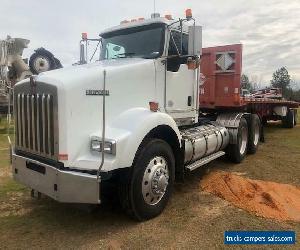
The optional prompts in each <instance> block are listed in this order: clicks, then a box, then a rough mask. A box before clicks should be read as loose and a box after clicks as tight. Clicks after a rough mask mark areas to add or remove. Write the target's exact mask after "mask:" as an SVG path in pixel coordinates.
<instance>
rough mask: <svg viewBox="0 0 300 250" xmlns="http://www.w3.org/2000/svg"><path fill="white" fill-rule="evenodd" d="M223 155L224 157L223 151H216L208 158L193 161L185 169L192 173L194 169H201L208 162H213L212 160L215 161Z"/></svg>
mask: <svg viewBox="0 0 300 250" xmlns="http://www.w3.org/2000/svg"><path fill="white" fill-rule="evenodd" d="M223 155H225V152H224V151H218V152H216V153H214V154H211V155H209V156H206V157H204V158H201V159H200V160H198V161H195V162H193V163H192V164H190V165H187V166H186V167H185V168H186V169H187V170H189V171H193V170H195V169H197V168H199V167H201V166H203V165H205V164H207V163H209V162H211V161H213V160H215V159H217V158H219V157H221V156H223Z"/></svg>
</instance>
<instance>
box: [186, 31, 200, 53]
mask: <svg viewBox="0 0 300 250" xmlns="http://www.w3.org/2000/svg"><path fill="white" fill-rule="evenodd" d="M188 48H189V55H198V56H200V55H201V54H202V27H201V26H197V25H195V26H194V25H193V26H189V45H188Z"/></svg>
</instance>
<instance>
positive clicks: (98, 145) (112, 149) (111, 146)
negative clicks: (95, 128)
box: [91, 137, 116, 155]
mask: <svg viewBox="0 0 300 250" xmlns="http://www.w3.org/2000/svg"><path fill="white" fill-rule="evenodd" d="M102 148H104V152H105V153H108V154H112V155H115V154H116V142H115V141H114V140H107V141H105V142H104V147H102V139H101V138H99V137H92V139H91V150H92V151H96V152H102Z"/></svg>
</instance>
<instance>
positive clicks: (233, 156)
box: [226, 118, 248, 163]
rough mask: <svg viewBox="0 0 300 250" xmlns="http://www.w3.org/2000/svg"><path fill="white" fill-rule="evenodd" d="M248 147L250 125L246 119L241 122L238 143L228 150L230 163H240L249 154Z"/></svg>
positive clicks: (230, 146)
mask: <svg viewBox="0 0 300 250" xmlns="http://www.w3.org/2000/svg"><path fill="white" fill-rule="evenodd" d="M247 147H248V124H247V121H246V119H245V118H242V119H241V120H240V124H239V127H238V132H237V143H236V144H229V145H228V147H227V149H226V155H227V157H228V158H229V160H230V161H232V162H234V163H240V162H242V161H243V160H244V158H245V156H246V154H247Z"/></svg>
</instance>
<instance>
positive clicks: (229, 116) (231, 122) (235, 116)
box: [216, 113, 250, 144]
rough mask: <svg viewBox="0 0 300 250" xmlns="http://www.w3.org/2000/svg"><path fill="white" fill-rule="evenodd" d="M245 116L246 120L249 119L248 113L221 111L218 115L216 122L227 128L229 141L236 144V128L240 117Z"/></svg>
mask: <svg viewBox="0 0 300 250" xmlns="http://www.w3.org/2000/svg"><path fill="white" fill-rule="evenodd" d="M243 117H245V118H246V120H247V122H248V119H250V118H249V117H250V113H223V114H220V115H218V117H217V120H216V122H217V123H218V124H220V125H221V126H224V127H226V128H227V130H228V132H229V143H230V144H237V133H238V130H237V128H238V127H239V125H240V121H241V119H242V118H243Z"/></svg>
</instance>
